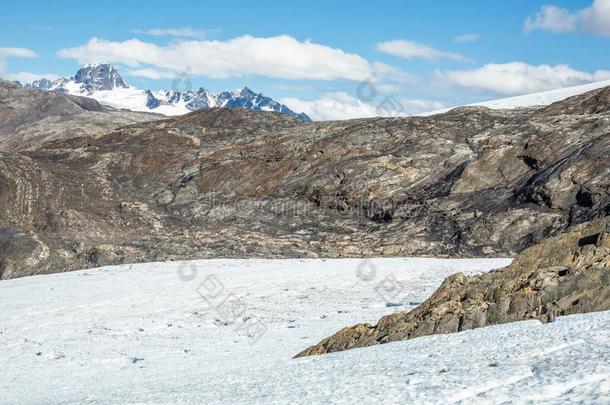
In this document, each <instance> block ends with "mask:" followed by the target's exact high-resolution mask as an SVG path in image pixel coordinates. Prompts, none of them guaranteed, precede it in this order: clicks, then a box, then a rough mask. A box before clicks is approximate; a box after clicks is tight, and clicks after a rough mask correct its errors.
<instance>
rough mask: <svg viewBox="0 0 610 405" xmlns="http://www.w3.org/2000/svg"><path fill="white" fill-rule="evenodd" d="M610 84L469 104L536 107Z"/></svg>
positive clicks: (607, 82) (493, 107)
mask: <svg viewBox="0 0 610 405" xmlns="http://www.w3.org/2000/svg"><path fill="white" fill-rule="evenodd" d="M608 86H610V80H605V81H601V82H594V83H588V84H582V85H580V86H572V87H566V88H563V89H556V90H549V91H544V92H541V93H533V94H526V95H523V96H516V97H509V98H501V99H498V100H491V101H483V102H480V103H474V104H468V106H482V107H488V108H491V109H512V108H518V107H534V106H543V105H549V104H552V103H555V102H557V101H561V100H565V99H566V98H569V97H572V96H577V95H579V94H583V93H586V92H588V91H592V90H596V89H601V88H603V87H608ZM453 108H455V107H451V108H445V109H442V110H435V111H429V112H425V113H422V114H418V115H419V116H430V115H435V114H440V113H445V112H447V111H450V110H451V109H453Z"/></svg>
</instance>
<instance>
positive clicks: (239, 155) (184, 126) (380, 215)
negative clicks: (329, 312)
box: [0, 88, 610, 278]
mask: <svg viewBox="0 0 610 405" xmlns="http://www.w3.org/2000/svg"><path fill="white" fill-rule="evenodd" d="M23 91H25V90H23ZM29 94H30V97H32V101H30V102H31V103H32V105H38V103H43V101H41V100H43V99H42V98H41V97H49V95H47V94H48V93H41V92H33V93H29ZM11 97H14V95H13V96H11ZM11 97H8V99H6V98H5V99H4V100H5V101H4V103H7V102H9V103H12V102H14V101H9V100H12V99H11ZM62 100H63V99H62ZM70 100H72V99H70ZM43 104H44V103H43ZM53 105H54V104H53V103H50V104H49V108H51V106H53ZM45 111H46V110H45ZM45 114H46V113H43V114H42V115H40V116H36V115H26V116H27V117H29V118H28V119H33V118H32V117H34V118H36V117H38V119H40V120H47V119H48V117H47V116H46V115H45ZM86 114H92V115H95V114H97V112H96V111H89V112H87V113H86ZM31 125H36V124H31ZM70 125H71V124H70ZM42 127H43V128H47V127H48V126H47V125H46V124H45V125H43V126H42ZM609 129H610V88H605V89H600V90H596V91H592V92H590V93H586V94H583V95H580V96H576V97H573V98H570V99H567V100H564V101H561V102H558V103H555V104H553V105H550V106H548V107H545V108H539V109H516V110H489V109H487V108H483V107H468V108H460V109H456V110H453V111H450V112H448V113H445V114H440V115H436V116H432V117H414V118H374V119H359V120H350V121H339V122H324V123H311V122H302V121H300V120H298V119H295V118H292V117H288V116H286V115H283V114H278V113H271V112H259V111H251V110H230V109H209V110H201V111H196V112H193V113H191V114H188V115H184V116H180V117H177V118H171V119H165V120H160V121H153V122H145V123H139V124H134V125H130V126H125V127H121V128H118V129H114V130H110V131H104V132H103V133H102V132H96V133H95V134H91V133H89V134H83V135H84V136H82V137H77V138H72V139H67V140H61V141H55V142H50V143H45V144H44V145H43V146H41V147H32V146H31V144H28V146H27V147H26V148H25V149H29V150H28V151H23V152H21V153H6V152H5V153H0V257H1V262H0V272H1V276H2V277H3V278H11V277H18V276H24V275H29V274H37V273H47V272H57V271H67V270H72V269H77V268H86V267H93V266H99V265H105V264H113V263H122V262H138V261H152V260H171V259H185V258H208V257H270V258H272V257H305V256H307V257H342V256H378V255H383V256H391V255H402V256H408V255H434V256H447V255H452V256H505V255H516V254H517V253H519V252H521V251H522V250H524V249H525V248H527V247H529V246H532V245H533V244H535V243H537V242H539V241H541V240H543V239H544V238H547V237H549V236H553V235H556V234H558V233H559V232H561V231H563V230H565V229H568V228H571V227H573V226H575V225H578V224H580V223H583V222H586V221H590V220H593V219H596V218H601V217H605V216H607V215H608V214H609V213H610V199H609V193H610V176H609V174H610V173H609V172H610V164H609V163H608V162H610V135H609ZM3 130H4V125H3ZM83 132H86V131H83ZM12 133H13V132H11V131H9V135H8V136H9V137H11V136H13V135H12ZM63 135H65V134H63V133H62V136H63ZM6 137H7V135H6V132H5V133H3V135H2V140H1V142H6V141H5V138H6ZM21 137H22V139H25V137H26V133H23V135H21ZM34 138H36V139H38V138H37V137H36V136H34ZM41 143H42V141H41ZM9 149H10V148H9ZM21 149H23V148H21Z"/></svg>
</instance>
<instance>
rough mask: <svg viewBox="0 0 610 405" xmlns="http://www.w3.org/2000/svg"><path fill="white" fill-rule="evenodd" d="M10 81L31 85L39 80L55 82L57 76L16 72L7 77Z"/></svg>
mask: <svg viewBox="0 0 610 405" xmlns="http://www.w3.org/2000/svg"><path fill="white" fill-rule="evenodd" d="M7 77H8V78H9V79H10V80H18V81H20V82H21V83H32V82H33V81H35V80H40V79H49V80H57V79H59V75H56V74H54V73H42V74H41V73H31V72H18V73H13V74H9V75H8V76H7Z"/></svg>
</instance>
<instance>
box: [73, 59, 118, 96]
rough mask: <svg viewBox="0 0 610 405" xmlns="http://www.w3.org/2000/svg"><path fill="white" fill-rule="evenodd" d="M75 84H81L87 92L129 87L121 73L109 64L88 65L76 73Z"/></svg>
mask: <svg viewBox="0 0 610 405" xmlns="http://www.w3.org/2000/svg"><path fill="white" fill-rule="evenodd" d="M74 82H75V83H78V84H81V85H82V86H83V88H85V89H86V90H87V91H90V92H92V91H96V90H112V89H114V88H124V89H126V88H127V87H128V86H127V84H125V82H124V81H123V78H122V77H121V75H120V74H119V72H118V71H117V70H116V69H115V68H114V66H112V65H111V64H109V63H97V64H94V65H86V66H84V67H82V68H81V69H79V70H78V72H76V75H75V76H74Z"/></svg>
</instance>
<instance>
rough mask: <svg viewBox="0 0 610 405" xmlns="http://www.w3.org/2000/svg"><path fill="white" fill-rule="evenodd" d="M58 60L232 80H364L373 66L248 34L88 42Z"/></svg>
mask: <svg viewBox="0 0 610 405" xmlns="http://www.w3.org/2000/svg"><path fill="white" fill-rule="evenodd" d="M58 55H59V56H60V57H62V58H68V59H76V60H77V61H79V62H80V63H94V62H98V61H101V60H107V61H110V62H118V63H122V64H125V65H128V66H130V67H132V68H134V69H136V68H137V69H141V68H142V67H148V68H155V69H157V70H160V71H171V72H183V71H185V70H186V69H190V73H191V74H193V75H195V76H206V77H211V78H218V79H222V78H230V77H240V76H244V75H260V76H266V77H273V78H282V79H312V80H337V79H347V80H363V79H365V78H366V77H368V76H369V75H370V74H371V73H372V71H373V65H372V64H371V63H369V62H368V61H367V60H366V59H364V58H362V57H361V56H359V55H357V54H354V53H349V52H345V51H343V50H341V49H337V48H332V47H329V46H326V45H321V44H316V43H314V42H311V41H304V42H300V41H298V40H296V39H294V38H293V37H290V36H288V35H281V36H277V37H269V38H257V37H252V36H250V35H246V36H242V37H238V38H234V39H231V40H228V41H208V40H205V41H178V42H173V43H170V44H168V45H165V46H159V45H156V44H153V43H149V42H144V41H140V40H138V39H131V40H127V41H123V42H113V41H106V40H103V39H98V38H92V39H90V40H89V42H87V43H86V44H84V45H81V46H77V47H74V48H68V49H62V50H60V51H59V52H58Z"/></svg>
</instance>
